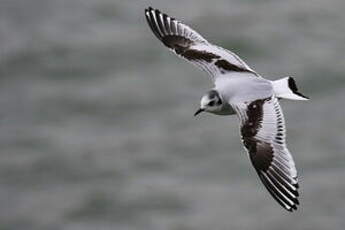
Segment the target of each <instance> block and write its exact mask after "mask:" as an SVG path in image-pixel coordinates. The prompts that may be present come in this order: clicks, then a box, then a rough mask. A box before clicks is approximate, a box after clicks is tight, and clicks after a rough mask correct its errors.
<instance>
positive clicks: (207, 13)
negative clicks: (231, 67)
mask: <svg viewBox="0 0 345 230" xmlns="http://www.w3.org/2000/svg"><path fill="white" fill-rule="evenodd" d="M150 5H151V6H153V7H156V8H160V9H161V10H163V11H165V12H167V13H168V14H170V15H172V16H174V17H177V18H180V19H182V20H183V21H184V22H186V23H187V24H190V25H191V26H192V27H193V28H195V29H197V30H198V31H199V32H200V33H201V34H203V35H204V36H205V37H206V38H207V39H209V40H210V41H213V42H215V43H217V44H219V45H221V46H224V47H226V48H228V49H231V50H233V51H235V52H236V53H238V54H239V55H240V56H241V57H243V58H244V59H245V60H246V61H247V62H248V63H249V65H251V66H252V67H253V68H254V69H255V70H257V71H258V72H259V73H260V74H262V75H264V76H267V78H269V79H278V78H280V77H284V76H286V75H292V76H295V78H296V80H297V82H298V85H299V87H300V89H301V91H302V92H303V93H305V94H306V95H308V96H310V97H311V98H312V100H311V101H309V102H292V101H285V102H282V106H283V109H284V112H285V117H286V120H287V128H288V130H287V132H288V144H289V148H290V150H291V152H292V154H293V156H294V158H295V160H296V164H297V167H298V170H299V177H300V184H301V206H300V209H299V210H298V211H297V212H295V213H287V212H286V211H284V210H282V209H281V208H280V207H279V206H278V205H277V204H276V203H275V201H274V200H273V199H272V198H271V197H270V196H269V194H268V193H267V191H266V190H265V189H264V187H263V186H262V185H261V184H260V183H259V180H258V179H257V176H256V174H255V171H254V170H253V169H252V168H251V165H250V163H249V161H248V158H247V156H246V154H245V152H244V150H243V148H242V145H241V141H240V138H239V135H238V122H237V119H236V117H216V116H212V115H206V114H205V115H203V116H200V117H198V118H194V117H193V116H192V114H193V112H194V111H195V109H196V108H197V106H198V103H199V99H200V97H201V96H202V94H203V93H204V91H205V90H207V89H208V88H209V87H211V82H210V80H209V79H208V77H207V76H206V74H204V73H203V72H201V71H199V70H197V69H195V68H194V67H193V66H191V65H189V64H188V63H185V62H184V61H181V60H180V59H178V58H176V57H175V56H174V55H172V54H170V53H169V52H168V51H167V50H166V49H165V48H164V47H163V46H162V45H161V44H159V42H158V40H157V39H156V38H154V36H153V35H152V33H151V31H150V30H149V28H148V26H147V25H146V21H145V18H144V15H143V12H144V8H145V7H147V6H150ZM344 9H345V4H344V1H342V0H330V1H322V0H311V1H298V0H287V1H270V0H259V1H250V0H244V1H243V0H233V1H230V0H215V1H206V0H202V1H200V0H191V1H180V0H176V1H158V0H152V1H146V0H142V1H119V0H117V1H116V0H25V1H23V0H22V1H21V0H0V48H1V50H0V52H1V53H0V54H1V55H0V77H1V78H0V108H1V109H0V144H1V154H0V229H1V230H21V229H25V230H30V229H51V230H59V229H66V230H79V229H83V230H88V229H90V230H94V229H119V230H123V229H124V230H137V229H150V230H160V229H167V230H207V229H217V230H218V229H219V230H223V229H265V230H266V229H280V230H284V229H305V230H307V229H313V230H315V229H337V230H338V229H339V230H342V229H344V226H345V219H344V217H345V181H344V176H345V171H344V168H345V158H344V154H345V153H344V150H345V141H344V140H345V116H344V112H345V110H344V100H345V91H344V87H345V78H344V66H345V55H344V54H345V45H344V44H345V27H344V22H345V14H344V13H343V11H344Z"/></svg>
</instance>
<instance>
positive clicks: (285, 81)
mask: <svg viewBox="0 0 345 230" xmlns="http://www.w3.org/2000/svg"><path fill="white" fill-rule="evenodd" d="M272 85H273V90H274V93H275V95H276V96H277V97H278V98H285V99H290V100H301V101H305V100H309V98H308V97H306V96H304V95H303V94H301V93H300V92H298V89H297V86H296V82H295V80H294V79H293V78H292V77H284V78H282V79H279V80H276V81H272Z"/></svg>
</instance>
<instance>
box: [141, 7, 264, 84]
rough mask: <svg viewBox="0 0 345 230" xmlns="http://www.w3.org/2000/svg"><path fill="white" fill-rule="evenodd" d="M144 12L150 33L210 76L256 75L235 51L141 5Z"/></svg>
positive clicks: (157, 11) (155, 10)
mask: <svg viewBox="0 0 345 230" xmlns="http://www.w3.org/2000/svg"><path fill="white" fill-rule="evenodd" d="M145 15H146V19H147V22H148V24H149V26H150V28H151V29H152V31H153V33H154V34H155V35H156V37H157V38H158V39H159V40H161V41H162V42H163V44H164V45H165V46H167V47H168V48H169V49H171V50H172V51H173V52H174V53H176V54H177V55H179V56H180V57H183V58H184V59H186V60H187V61H190V62H191V63H193V64H195V65H197V66H198V67H200V68H201V69H203V70H205V71H206V72H207V73H209V74H210V75H211V76H212V77H214V78H215V77H217V76H218V75H221V74H228V73H231V72H247V73H252V74H254V75H255V76H258V74H257V73H255V72H254V71H253V70H252V69H251V68H250V67H249V66H248V65H247V64H246V63H245V62H244V61H243V60H241V59H240V58H239V57H238V56H237V55H236V54H234V53H232V52H230V51H229V50H226V49H223V48H221V47H219V46H216V45H213V44H211V43H209V42H208V41H207V40H206V39H204V38H203V37H202V36H201V35H200V34H198V33H197V32H196V31H194V30H193V29H191V28H190V27H189V26H187V25H185V24H183V23H181V22H180V21H178V20H176V19H174V18H171V17H169V16H168V15H166V14H163V13H161V12H160V11H159V10H157V9H153V8H151V7H149V8H148V9H145Z"/></svg>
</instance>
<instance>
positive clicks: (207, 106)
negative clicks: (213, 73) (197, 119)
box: [194, 89, 223, 116]
mask: <svg viewBox="0 0 345 230" xmlns="http://www.w3.org/2000/svg"><path fill="white" fill-rule="evenodd" d="M222 105H223V101H222V99H221V97H220V95H219V93H218V92H217V91H216V90H214V89H213V90H210V91H208V92H207V93H206V94H205V95H204V96H202V98H201V101H200V108H199V109H198V111H196V112H195V114H194V116H196V115H198V114H199V113H201V112H209V113H217V112H219V111H220V110H221V109H222Z"/></svg>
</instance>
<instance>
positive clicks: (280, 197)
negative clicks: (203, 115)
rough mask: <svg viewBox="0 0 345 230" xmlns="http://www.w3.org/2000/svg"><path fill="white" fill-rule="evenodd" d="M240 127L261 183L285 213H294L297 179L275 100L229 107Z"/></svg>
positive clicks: (263, 100)
mask: <svg viewBox="0 0 345 230" xmlns="http://www.w3.org/2000/svg"><path fill="white" fill-rule="evenodd" d="M232 106H233V107H234V109H235V110H236V112H237V114H238V116H239V118H240V123H241V135H242V141H243V144H244V146H245V148H246V150H247V152H248V154H249V158H250V160H251V162H252V164H253V166H254V168H255V170H256V172H257V173H258V175H259V177H260V179H261V181H262V183H263V184H264V185H265V187H266V188H267V190H268V191H269V192H270V193H271V195H272V196H273V197H274V199H275V200H276V201H277V202H278V203H279V204H280V205H281V206H283V207H284V208H285V209H287V210H288V211H293V210H296V209H297V205H298V204H299V202H298V196H299V194H298V179H297V172H296V168H295V163H294V161H293V159H292V156H291V154H290V152H289V150H288V149H287V147H286V144H285V124H284V123H285V122H284V116H283V113H282V110H281V108H280V105H279V103H278V99H277V98H275V97H274V96H272V97H268V98H265V99H258V100H255V101H251V102H245V101H242V102H237V103H234V104H232Z"/></svg>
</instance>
